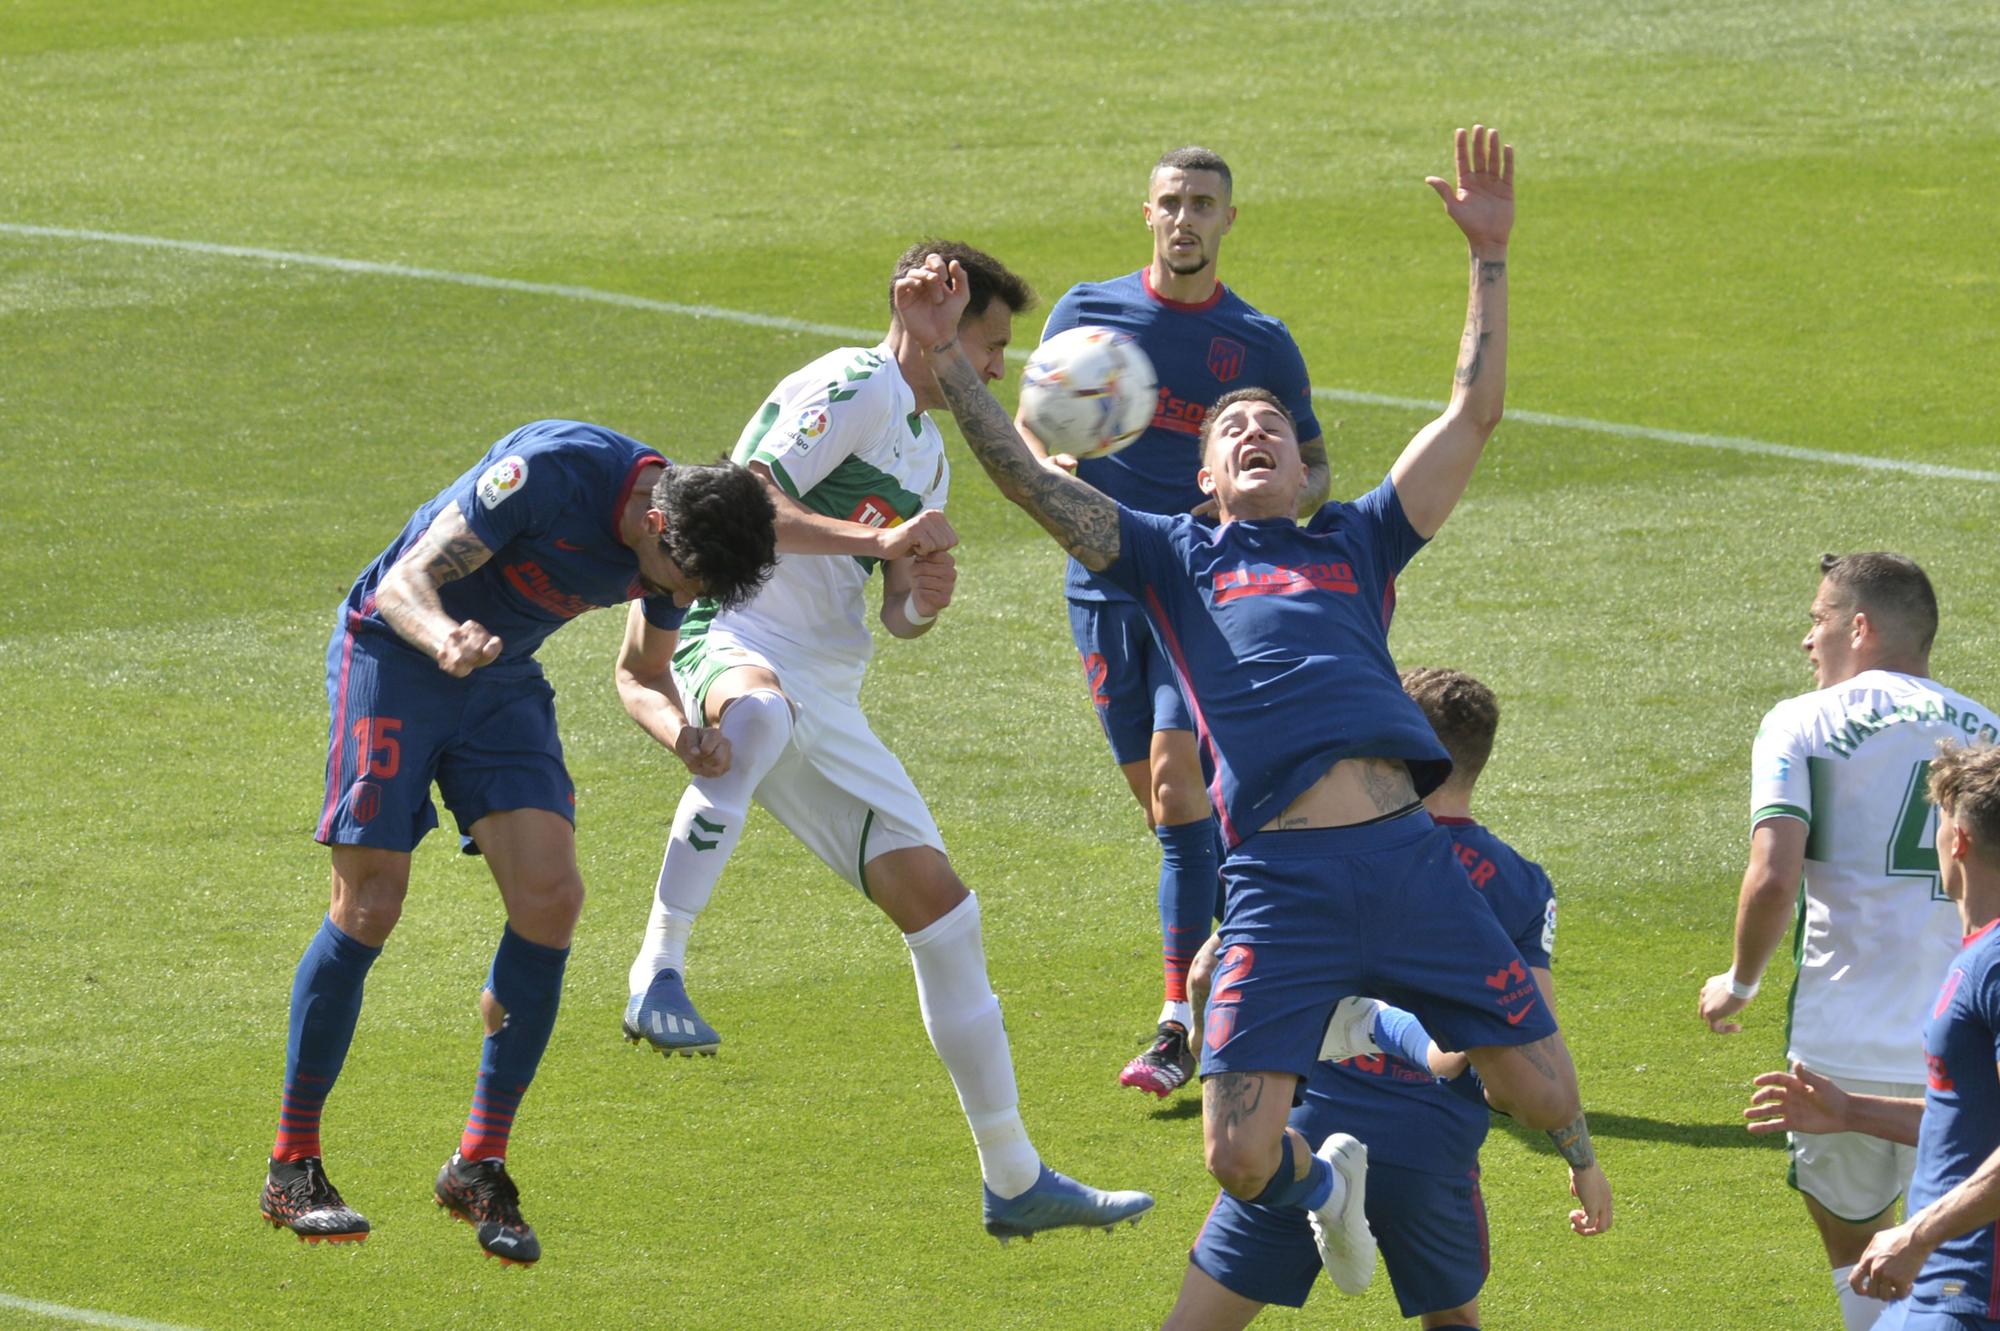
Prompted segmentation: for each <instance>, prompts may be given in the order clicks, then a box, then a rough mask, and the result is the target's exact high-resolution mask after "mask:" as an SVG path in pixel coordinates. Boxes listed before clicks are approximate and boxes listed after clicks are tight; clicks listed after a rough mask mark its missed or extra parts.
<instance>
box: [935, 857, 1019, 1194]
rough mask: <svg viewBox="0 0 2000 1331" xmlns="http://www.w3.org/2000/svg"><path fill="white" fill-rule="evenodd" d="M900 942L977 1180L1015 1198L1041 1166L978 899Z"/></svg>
mask: <svg viewBox="0 0 2000 1331" xmlns="http://www.w3.org/2000/svg"><path fill="white" fill-rule="evenodd" d="M903 941H904V942H906V943H908V944H909V945H910V962H911V964H912V965H913V966H914V967H915V969H916V972H917V1005H918V1007H919V1008H921V1009H922V1011H923V1014H924V1029H925V1030H926V1031H928V1032H930V1037H931V1046H932V1047H933V1048H935V1049H936V1050H937V1052H938V1057H939V1058H941V1059H943V1060H944V1066H945V1070H946V1071H947V1072H949V1073H951V1084H952V1085H953V1086H955V1087H957V1088H958V1103H959V1107H960V1108H961V1109H963V1110H964V1111H965V1121H966V1123H967V1124H969V1125H970V1126H971V1128H972V1142H973V1145H974V1146H976V1147H978V1148H979V1174H980V1177H981V1178H982V1179H984V1180H985V1182H986V1186H987V1187H988V1188H991V1189H992V1190H993V1192H994V1195H996V1196H999V1197H1016V1196H1019V1195H1020V1194H1021V1193H1024V1192H1026V1191H1027V1190H1028V1189H1029V1188H1030V1187H1032V1186H1033V1185H1034V1182H1035V1180H1036V1179H1038V1178H1040V1177H1041V1172H1042V1160H1041V1157H1040V1156H1039V1155H1037V1154H1036V1153H1035V1147H1034V1144H1033V1143H1032V1142H1030V1141H1029V1140H1028V1129H1027V1128H1026V1127H1025V1126H1024V1125H1023V1124H1022V1122H1021V1113H1020V1109H1019V1108H1018V1097H1017V1095H1016V1092H1015V1089H1014V1060H1013V1054H1012V1052H1011V1051H1010V1050H1009V1049H1008V1047H1007V1028H1006V1026H1004V1025H1003V1024H1001V1021H1000V1000H999V999H998V998H996V997H994V996H993V986H992V984H991V983H989V982H988V981H987V978H986V947H985V944H984V943H983V942H981V940H980V933H979V898H978V897H976V896H974V895H972V894H971V893H967V894H966V897H965V900H963V901H961V902H959V903H958V905H956V906H954V907H952V909H951V910H950V911H949V912H947V913H946V914H945V916H944V917H943V918H942V919H940V920H938V921H936V922H935V923H933V924H931V925H928V926H926V927H925V928H923V929H921V930H919V931H918V932H916V933H913V934H904V935H903Z"/></svg>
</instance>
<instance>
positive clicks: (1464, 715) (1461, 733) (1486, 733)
mask: <svg viewBox="0 0 2000 1331" xmlns="http://www.w3.org/2000/svg"><path fill="white" fill-rule="evenodd" d="M1403 692H1405V693H1407V694H1409V695H1410V697H1411V698H1413V699H1415V700H1416V704H1417V706H1419V707H1421V708H1423V711H1424V719H1425V720H1427V721H1429V722H1430V723H1431V729H1432V730H1435V731H1436V732H1437V737H1438V743H1440V744H1442V745H1444V747H1445V751H1446V752H1447V753H1449V754H1451V777H1452V780H1454V781H1458V782H1460V783H1462V784H1464V785H1468V786H1469V785H1471V784H1472V783H1473V782H1474V781H1477V780H1478V779H1479V773H1480V771H1481V770H1482V769H1484V768H1485V766H1486V760H1487V759H1488V758H1490V757H1492V756H1493V736H1494V735H1495V734H1496V733H1497V732H1498V731H1499V729H1500V700H1499V699H1498V698H1495V697H1494V696H1493V690H1492V689H1489V688H1487V687H1486V686H1485V685H1484V684H1481V683H1480V682H1479V681H1478V680H1476V679H1474V678H1473V677H1472V676H1470V675H1468V674H1466V673H1465V672H1464V671H1462V670H1443V669H1439V668H1438V667H1436V666H1418V667H1415V668H1414V669H1410V670H1405V671H1404V672H1403Z"/></svg>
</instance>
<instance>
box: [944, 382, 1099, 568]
mask: <svg viewBox="0 0 2000 1331" xmlns="http://www.w3.org/2000/svg"><path fill="white" fill-rule="evenodd" d="M930 360H931V368H932V369H933V370H934V371H936V373H937V379H938V386H939V387H940V388H941V389H943V390H944V397H945V402H946V403H947V404H949V405H950V407H951V414H952V415H953V416H954V417H956V418H957V420H958V428H959V431H960V433H962V434H964V436H965V444H966V447H968V448H970V449H971V450H972V455H973V456H974V457H976V458H978V459H979V465H980V466H982V467H984V468H986V474H987V475H989V476H991V477H992V478H993V483H994V484H995V485H997V486H999V487H1000V493H1001V494H1003V495H1005V496H1007V498H1009V499H1011V500H1012V501H1013V502H1014V503H1016V504H1018V505H1020V506H1021V507H1022V508H1023V509H1025V510H1026V511H1027V513H1028V515H1029V516H1030V517H1032V518H1034V519H1035V521H1037V522H1039V523H1041V524H1042V526H1043V528H1044V529H1046V530H1047V531H1048V533H1049V535H1051V536H1053V537H1055V538H1056V540H1057V541H1058V542H1060V543H1061V544H1062V547H1063V549H1065V550H1067V551H1069V552H1070V554H1072V555H1074V556H1076V559H1077V561H1078V562H1079V563H1081V564H1082V565H1083V566H1084V567H1085V568H1088V569H1093V570H1096V569H1102V568H1105V567H1107V566H1109V565H1110V564H1112V563H1113V562H1115V561H1116V560H1117V558H1118V506H1117V505H1116V504H1114V503H1112V502H1111V500H1109V499H1107V498H1105V497H1104V496H1103V495H1101V494H1099V493H1098V492H1097V491H1095V490H1093V489H1091V488H1090V487H1089V486H1088V485H1085V484H1084V483H1083V482H1082V481H1079V480H1077V479H1076V478H1075V477H1073V476H1065V475H1063V474H1062V473H1060V472H1057V471H1055V470H1053V469H1051V468H1049V467H1047V466H1044V465H1043V464H1042V463H1041V462H1040V461H1039V460H1038V459H1037V458H1036V457H1035V455H1034V454H1033V453H1030V452H1029V451H1028V446H1027V445H1026V444H1024V443H1022V442H1021V436H1020V435H1019V434H1018V433H1016V432H1015V429H1014V422H1012V421H1011V420H1008V419H1007V413H1006V412H1005V411H1004V410H1003V409H1002V408H1001V406H1000V403H999V401H998V400H997V399H996V398H994V396H993V394H991V393H989V392H987V391H986V385H985V384H983V383H981V382H980V380H979V373H978V371H976V370H974V369H973V368H972V362H970V361H968V360H967V359H966V358H965V357H964V355H963V354H961V353H959V352H958V351H957V349H956V347H955V346H951V345H948V346H945V347H933V348H932V349H931V354H930Z"/></svg>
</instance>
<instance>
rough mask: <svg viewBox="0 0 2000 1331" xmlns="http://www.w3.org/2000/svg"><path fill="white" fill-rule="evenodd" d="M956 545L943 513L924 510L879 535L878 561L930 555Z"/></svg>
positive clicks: (929, 509) (954, 533)
mask: <svg viewBox="0 0 2000 1331" xmlns="http://www.w3.org/2000/svg"><path fill="white" fill-rule="evenodd" d="M957 544H958V533H957V532H955V531H953V530H952V527H951V523H950V521H949V520H948V519H946V517H945V515H944V512H943V510H941V509H935V508H927V509H925V510H924V511H923V512H921V513H919V514H917V516H915V517H914V518H911V519H910V520H909V521H908V522H903V523H898V524H897V525H896V526H894V527H889V528H885V529H884V530H883V532H882V558H884V559H905V558H907V557H909V556H910V555H934V554H937V553H939V552H940V551H943V550H949V549H951V548H952V547H953V546H954V545H957Z"/></svg>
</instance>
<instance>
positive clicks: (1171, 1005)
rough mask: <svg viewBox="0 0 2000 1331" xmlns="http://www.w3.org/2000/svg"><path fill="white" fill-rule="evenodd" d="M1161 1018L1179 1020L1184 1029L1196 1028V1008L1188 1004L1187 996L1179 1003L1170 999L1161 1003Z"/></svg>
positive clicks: (1162, 1019)
mask: <svg viewBox="0 0 2000 1331" xmlns="http://www.w3.org/2000/svg"><path fill="white" fill-rule="evenodd" d="M1160 1020H1161V1021H1175V1022H1179V1023H1180V1027H1181V1029H1182V1030H1184V1031H1191V1030H1193V1029H1194V1009H1193V1008H1191V1007H1189V1006H1188V1002H1187V1000H1186V999H1185V998H1184V999H1182V1000H1181V1001H1180V1002H1178V1003H1176V1002H1174V1001H1173V1000H1172V999H1168V1000H1167V1001H1166V1002H1164V1003H1162V1004H1160Z"/></svg>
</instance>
